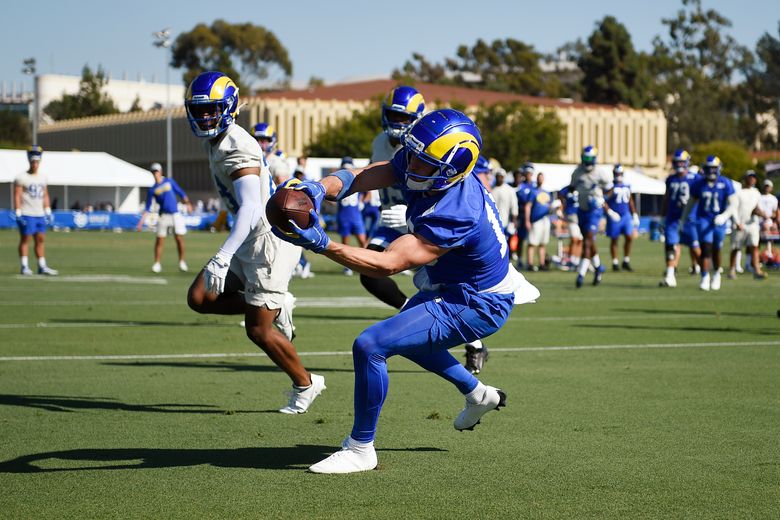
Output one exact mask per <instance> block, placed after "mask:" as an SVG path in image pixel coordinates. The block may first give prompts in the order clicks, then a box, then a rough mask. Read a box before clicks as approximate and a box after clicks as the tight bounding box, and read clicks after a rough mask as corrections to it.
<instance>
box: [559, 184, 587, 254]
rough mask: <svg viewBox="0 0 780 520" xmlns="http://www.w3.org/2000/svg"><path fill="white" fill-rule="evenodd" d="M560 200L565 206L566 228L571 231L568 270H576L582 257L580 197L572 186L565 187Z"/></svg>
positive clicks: (562, 189) (560, 192) (560, 193)
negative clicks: (579, 218)
mask: <svg viewBox="0 0 780 520" xmlns="http://www.w3.org/2000/svg"><path fill="white" fill-rule="evenodd" d="M558 200H560V201H561V205H562V206H563V215H564V217H565V218H566V228H567V229H568V231H569V262H568V264H567V265H566V268H574V269H576V268H577V266H578V265H579V264H580V256H581V255H582V231H580V225H579V220H578V219H577V212H578V211H579V210H580V201H579V195H578V194H577V191H576V190H573V189H572V188H571V186H564V187H563V188H561V190H560V191H558Z"/></svg>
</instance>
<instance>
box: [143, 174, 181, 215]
mask: <svg viewBox="0 0 780 520" xmlns="http://www.w3.org/2000/svg"><path fill="white" fill-rule="evenodd" d="M176 195H178V196H179V197H181V198H182V199H185V198H187V195H186V194H185V193H184V190H182V189H181V188H180V187H179V185H178V184H176V181H175V180H173V179H169V178H167V177H165V178H163V180H162V182H160V183H157V184H155V185H154V186H152V187H151V188H149V191H148V192H147V194H146V211H149V208H151V207H152V199H154V200H156V201H157V204H159V205H160V213H176V212H178V211H179V210H178V208H177V206H176Z"/></svg>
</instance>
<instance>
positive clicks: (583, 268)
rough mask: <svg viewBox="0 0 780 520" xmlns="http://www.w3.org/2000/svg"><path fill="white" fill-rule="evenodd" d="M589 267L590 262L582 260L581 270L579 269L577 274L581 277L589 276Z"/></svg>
mask: <svg viewBox="0 0 780 520" xmlns="http://www.w3.org/2000/svg"><path fill="white" fill-rule="evenodd" d="M588 267H590V260H588V259H587V258H583V259H582V260H580V266H579V268H577V274H579V275H580V276H585V275H586V274H588Z"/></svg>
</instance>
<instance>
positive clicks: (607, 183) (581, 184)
mask: <svg viewBox="0 0 780 520" xmlns="http://www.w3.org/2000/svg"><path fill="white" fill-rule="evenodd" d="M571 186H574V189H575V190H577V196H578V199H577V200H578V201H579V203H580V210H581V211H591V210H594V209H599V208H600V207H602V206H603V205H604V192H605V191H609V189H610V188H611V187H612V179H611V178H610V175H609V173H607V172H606V171H603V170H599V169H598V168H594V169H593V170H592V171H590V172H588V171H587V170H585V168H584V167H583V166H582V165H580V166H577V168H576V169H575V170H574V172H573V173H572V174H571Z"/></svg>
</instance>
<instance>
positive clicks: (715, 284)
mask: <svg viewBox="0 0 780 520" xmlns="http://www.w3.org/2000/svg"><path fill="white" fill-rule="evenodd" d="M710 289H712V290H713V291H720V273H719V272H716V273H715V274H713V275H712V281H711V282H710Z"/></svg>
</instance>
